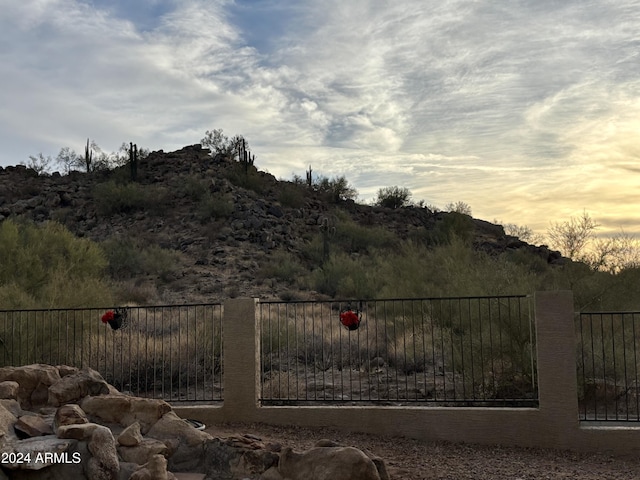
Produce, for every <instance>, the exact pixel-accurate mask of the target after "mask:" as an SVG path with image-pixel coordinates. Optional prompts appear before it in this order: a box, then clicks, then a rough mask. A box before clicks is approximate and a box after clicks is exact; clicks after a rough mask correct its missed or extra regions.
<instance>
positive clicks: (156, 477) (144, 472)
mask: <svg viewBox="0 0 640 480" xmlns="http://www.w3.org/2000/svg"><path fill="white" fill-rule="evenodd" d="M175 478H176V477H175V475H174V474H173V473H171V472H168V471H167V459H166V458H164V457H163V456H162V455H154V456H153V457H152V458H151V459H150V460H149V462H148V463H146V464H144V465H142V466H141V467H140V468H139V469H138V470H136V471H135V472H134V473H133V475H131V477H129V480H175Z"/></svg>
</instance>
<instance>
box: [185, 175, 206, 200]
mask: <svg viewBox="0 0 640 480" xmlns="http://www.w3.org/2000/svg"><path fill="white" fill-rule="evenodd" d="M179 188H180V191H181V192H182V193H184V194H185V195H186V196H187V197H188V198H190V199H191V200H193V201H194V202H198V201H200V200H202V199H203V198H204V197H205V195H207V194H208V192H209V188H208V185H207V182H206V181H205V180H203V179H201V178H198V177H196V176H193V175H191V176H188V177H187V178H185V179H184V180H183V181H182V182H181V183H180V187H179Z"/></svg>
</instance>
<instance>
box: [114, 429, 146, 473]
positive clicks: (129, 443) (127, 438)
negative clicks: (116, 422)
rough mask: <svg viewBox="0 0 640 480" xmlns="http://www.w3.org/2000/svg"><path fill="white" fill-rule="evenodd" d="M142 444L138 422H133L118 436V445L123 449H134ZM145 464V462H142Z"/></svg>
mask: <svg viewBox="0 0 640 480" xmlns="http://www.w3.org/2000/svg"><path fill="white" fill-rule="evenodd" d="M140 442H142V433H141V432H140V422H133V423H132V424H131V425H129V426H128V427H127V428H125V429H124V430H123V431H122V433H121V434H120V435H118V443H119V444H120V445H122V446H124V447H135V446H136V445H139V444H140ZM142 463H146V462H142Z"/></svg>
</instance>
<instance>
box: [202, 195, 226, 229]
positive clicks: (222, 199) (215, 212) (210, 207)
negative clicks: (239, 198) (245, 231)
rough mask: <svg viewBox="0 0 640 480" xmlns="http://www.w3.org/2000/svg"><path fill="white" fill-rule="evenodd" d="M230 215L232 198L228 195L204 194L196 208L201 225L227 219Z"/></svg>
mask: <svg viewBox="0 0 640 480" xmlns="http://www.w3.org/2000/svg"><path fill="white" fill-rule="evenodd" d="M232 213H233V198H232V197H231V195H230V194H206V195H204V196H203V197H202V198H201V199H200V203H199V204H198V208H197V216H198V219H199V220H200V221H201V222H202V223H205V222H207V221H209V220H216V219H221V218H228V217H229V216H230V215H231V214H232Z"/></svg>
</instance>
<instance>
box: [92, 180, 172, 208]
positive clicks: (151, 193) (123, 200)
mask: <svg viewBox="0 0 640 480" xmlns="http://www.w3.org/2000/svg"><path fill="white" fill-rule="evenodd" d="M167 198H168V196H167V192H166V191H165V189H164V188H163V187H160V186H154V185H140V184H139V183H135V182H131V183H116V182H115V181H113V180H110V181H108V182H104V183H99V184H98V185H96V186H95V188H94V191H93V199H94V202H95V205H96V209H97V211H98V214H100V215H113V214H115V213H130V212H133V211H136V210H147V211H150V212H153V213H157V212H160V211H161V210H162V207H163V205H165V204H166V202H167Z"/></svg>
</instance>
